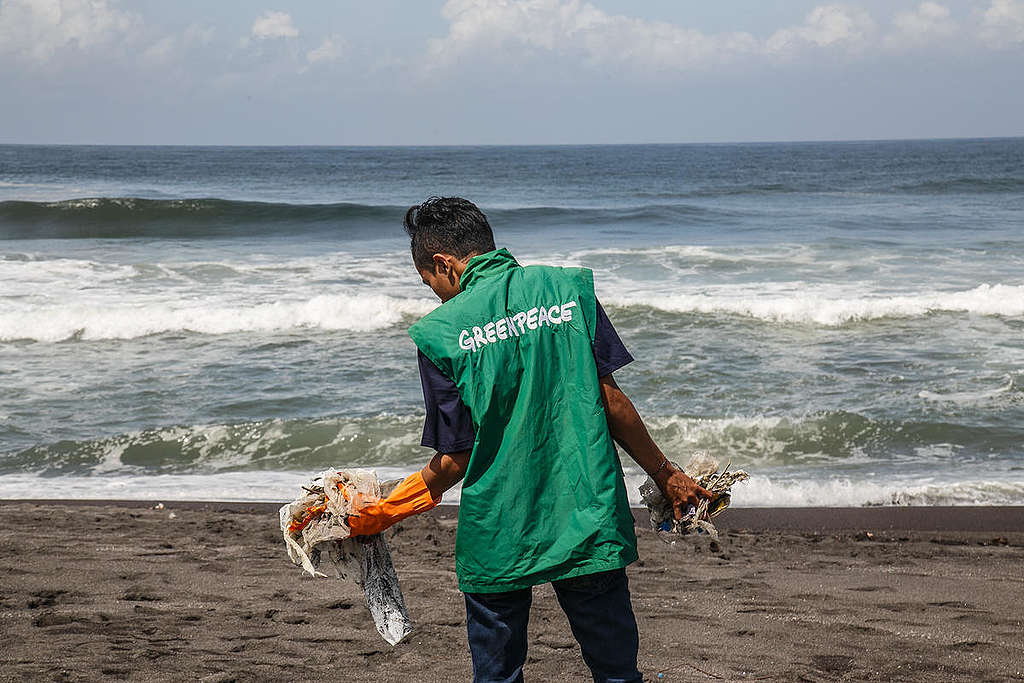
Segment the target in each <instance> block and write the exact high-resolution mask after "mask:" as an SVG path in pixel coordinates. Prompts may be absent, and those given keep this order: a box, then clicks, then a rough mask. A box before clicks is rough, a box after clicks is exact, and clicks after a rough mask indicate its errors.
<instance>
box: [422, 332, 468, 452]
mask: <svg viewBox="0 0 1024 683" xmlns="http://www.w3.org/2000/svg"><path fill="white" fill-rule="evenodd" d="M416 353H417V357H416V359H417V361H418V362H419V366H420V384H422V385H423V403H424V405H425V407H426V409H427V417H426V420H425V421H424V422H423V438H422V439H421V440H420V445H421V446H426V447H427V448H433V449H434V450H435V451H437V452H438V453H458V452H460V451H468V450H470V449H472V448H473V442H474V441H476V430H474V429H473V420H472V418H471V417H470V415H469V408H467V407H466V404H465V403H463V402H462V397H461V396H459V389H458V387H456V386H455V382H453V381H451V380H450V379H448V378H447V377H445V375H444V373H442V372H441V371H440V370H438V369H437V366H436V365H434V364H433V363H432V362H431V361H430V359H429V358H427V357H426V356H424V355H423V352H422V351H419V350H417V352H416Z"/></svg>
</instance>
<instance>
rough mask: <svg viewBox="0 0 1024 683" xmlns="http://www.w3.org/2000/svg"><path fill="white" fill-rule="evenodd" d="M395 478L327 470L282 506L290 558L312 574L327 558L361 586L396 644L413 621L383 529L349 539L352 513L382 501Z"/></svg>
mask: <svg viewBox="0 0 1024 683" xmlns="http://www.w3.org/2000/svg"><path fill="white" fill-rule="evenodd" d="M396 483H397V482H387V483H385V484H383V485H382V484H381V483H380V482H378V481H377V475H376V473H375V472H373V471H371V470H334V469H327V470H324V471H323V472H321V473H320V474H319V475H318V476H317V477H314V478H313V480H312V481H311V482H310V484H309V485H308V486H304V487H303V495H301V496H299V497H298V498H296V499H295V500H294V501H292V502H291V503H288V504H287V505H285V506H283V507H282V508H281V511H280V522H281V534H282V535H283V536H284V542H285V547H286V548H287V550H288V557H289V558H290V559H291V561H292V562H293V563H294V564H297V565H302V568H303V570H305V571H306V572H308V573H309V574H310V575H311V576H324V577H325V576H327V575H326V574H324V573H322V572H320V571H319V567H320V566H321V565H322V564H323V560H324V558H325V557H326V559H327V561H328V562H329V563H330V564H331V565H332V568H333V569H334V574H335V576H337V577H338V578H339V579H349V580H352V581H355V583H356V584H358V585H359V586H361V587H362V589H363V594H364V595H365V597H366V606H367V607H368V608H369V610H370V615H371V616H372V617H373V622H374V624H375V625H376V627H377V632H378V633H380V635H381V637H383V638H384V640H386V641H387V642H388V643H390V644H391V645H395V644H396V643H398V642H399V641H401V640H402V639H403V638H405V636H407V635H409V633H411V632H412V628H413V627H412V621H411V620H410V619H409V612H408V610H407V609H406V607H405V598H404V597H403V596H402V589H401V588H400V587H399V585H398V575H397V574H396V573H395V567H394V564H392V562H391V550H390V549H389V548H388V544H387V541H385V540H384V536H383V535H382V534H377V535H375V536H370V537H366V538H363V539H362V540H358V541H357V540H354V539H352V538H350V533H351V532H350V529H349V527H348V522H347V520H348V516H349V514H351V513H353V512H358V510H359V509H360V508H361V507H363V506H365V505H367V504H369V503H373V502H375V501H377V500H379V499H380V498H381V496H382V488H383V489H384V490H385V491H386V490H387V489H388V487H389V485H390V487H391V488H393V487H394V484H396Z"/></svg>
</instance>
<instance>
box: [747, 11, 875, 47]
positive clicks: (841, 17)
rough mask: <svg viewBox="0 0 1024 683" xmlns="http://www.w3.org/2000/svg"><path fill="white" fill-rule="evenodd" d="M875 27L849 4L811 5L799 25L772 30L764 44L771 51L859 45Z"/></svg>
mask: <svg viewBox="0 0 1024 683" xmlns="http://www.w3.org/2000/svg"><path fill="white" fill-rule="evenodd" d="M874 30H875V22H874V20H873V19H872V18H871V16H870V15H869V14H868V13H867V12H865V11H864V10H862V9H860V8H857V7H850V6H849V5H822V6H820V7H815V8H814V9H813V10H811V11H810V13H809V14H808V15H807V17H806V18H805V19H804V23H803V24H801V25H800V26H794V27H791V28H784V29H780V30H778V31H776V32H775V33H773V34H772V36H771V37H770V38H768V40H767V42H766V43H765V50H766V51H767V52H768V53H771V54H783V53H793V52H796V51H799V50H801V49H805V48H808V47H811V48H814V47H816V48H824V47H833V46H843V47H853V48H858V47H862V46H863V45H864V44H865V43H867V41H868V39H869V38H870V37H871V35H872V33H873V32H874Z"/></svg>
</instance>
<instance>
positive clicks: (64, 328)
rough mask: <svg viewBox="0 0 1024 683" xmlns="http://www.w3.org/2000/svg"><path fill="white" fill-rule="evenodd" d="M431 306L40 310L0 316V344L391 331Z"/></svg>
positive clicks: (338, 301) (310, 302)
mask: <svg viewBox="0 0 1024 683" xmlns="http://www.w3.org/2000/svg"><path fill="white" fill-rule="evenodd" d="M436 305H437V304H436V303H435V302H433V301H430V300H426V299H409V298H400V297H394V296H388V295H385V294H366V293H359V294H355V293H353V294H334V295H321V296H316V297H313V298H311V299H307V300H300V301H276V302H272V303H261V304H254V305H249V306H244V305H230V304H227V303H226V302H223V301H208V302H203V301H199V302H191V303H186V304H171V303H140V304H137V305H128V306H125V305H121V306H109V305H100V304H91V305H67V306H46V307H36V308H32V309H29V310H15V311H7V312H0V341H12V340H20V339H26V340H35V341H41V342H58V341H63V340H67V339H83V340H97V339H135V338H138V337H145V336H148V335H153V334H161V333H167V332H191V333H197V334H232V333H240V332H259V333H273V332H284V331H288V330H294V329H302V328H314V329H321V330H351V331H354V332H366V331H372V330H380V329H385V328H388V327H391V326H393V325H395V324H396V323H398V322H399V321H400V320H402V319H403V317H405V316H409V317H418V316H422V315H425V314H426V313H429V312H430V311H431V310H433V309H434V307H435V306H436Z"/></svg>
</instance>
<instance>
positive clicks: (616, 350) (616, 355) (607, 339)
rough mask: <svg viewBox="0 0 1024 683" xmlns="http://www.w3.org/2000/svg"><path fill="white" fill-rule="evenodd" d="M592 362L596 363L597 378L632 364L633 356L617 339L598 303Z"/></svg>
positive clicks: (617, 335)
mask: <svg viewBox="0 0 1024 683" xmlns="http://www.w3.org/2000/svg"><path fill="white" fill-rule="evenodd" d="M594 360H595V361H597V376H598V377H604V376H606V375H610V374H612V373H613V372H615V371H616V370H618V369H619V368H622V367H624V366H626V365H628V364H630V363H632V362H633V356H631V355H630V354H629V351H627V350H626V345H625V344H623V343H622V340H621V339H619V333H618V332H616V331H615V328H614V327H613V326H612V321H611V320H609V319H608V314H607V313H605V312H604V308H603V307H602V306H601V302H600V301H598V302H597V325H596V329H595V330H594Z"/></svg>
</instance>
